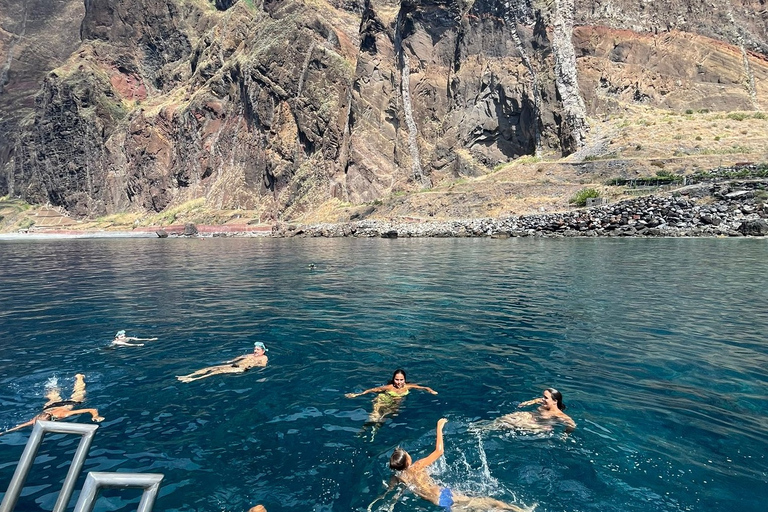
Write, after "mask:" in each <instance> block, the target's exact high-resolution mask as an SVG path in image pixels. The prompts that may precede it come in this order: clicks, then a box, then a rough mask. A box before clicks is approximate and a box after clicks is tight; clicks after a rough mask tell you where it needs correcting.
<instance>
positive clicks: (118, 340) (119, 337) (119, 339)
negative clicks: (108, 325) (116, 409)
mask: <svg viewBox="0 0 768 512" xmlns="http://www.w3.org/2000/svg"><path fill="white" fill-rule="evenodd" d="M156 339H157V338H134V337H133V336H126V335H125V331H124V330H120V331H117V334H115V339H113V340H112V344H113V345H118V346H121V347H143V346H144V344H143V343H129V342H130V341H155V340H156Z"/></svg>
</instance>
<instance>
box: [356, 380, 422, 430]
mask: <svg viewBox="0 0 768 512" xmlns="http://www.w3.org/2000/svg"><path fill="white" fill-rule="evenodd" d="M411 389H423V390H424V391H427V392H429V393H432V394H433V395H436V394H437V391H435V390H434V389H432V388H430V387H427V386H420V385H418V384H410V383H408V382H406V380H405V370H403V369H401V368H398V369H397V370H395V373H394V374H393V375H392V378H391V379H390V381H389V382H388V383H387V384H385V385H384V386H378V387H375V388H371V389H366V390H365V391H361V392H360V393H347V394H345V395H344V396H346V397H347V398H355V397H358V396H360V395H367V394H368V393H379V394H378V395H376V398H374V399H373V411H371V414H370V415H369V416H368V422H369V423H381V422H382V421H383V420H384V417H385V416H388V415H390V414H394V413H396V412H397V411H398V409H399V407H400V401H401V400H402V399H403V397H404V396H405V395H407V394H408V392H409V391H410V390H411Z"/></svg>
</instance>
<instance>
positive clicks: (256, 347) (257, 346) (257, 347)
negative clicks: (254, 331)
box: [253, 341, 268, 352]
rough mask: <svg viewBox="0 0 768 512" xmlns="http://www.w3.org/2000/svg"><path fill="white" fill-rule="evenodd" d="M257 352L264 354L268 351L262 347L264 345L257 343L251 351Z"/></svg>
mask: <svg viewBox="0 0 768 512" xmlns="http://www.w3.org/2000/svg"><path fill="white" fill-rule="evenodd" d="M257 350H261V351H263V352H266V351H267V350H268V349H267V347H265V346H264V343H262V342H260V341H257V342H256V343H254V344H253V351H254V352H256V351H257Z"/></svg>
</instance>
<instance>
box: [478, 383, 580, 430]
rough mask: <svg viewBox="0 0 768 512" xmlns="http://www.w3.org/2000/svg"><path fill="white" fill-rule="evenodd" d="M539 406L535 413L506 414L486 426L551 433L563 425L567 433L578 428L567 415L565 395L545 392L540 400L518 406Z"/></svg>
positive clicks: (555, 391)
mask: <svg viewBox="0 0 768 512" xmlns="http://www.w3.org/2000/svg"><path fill="white" fill-rule="evenodd" d="M529 405H538V407H537V408H536V410H535V411H532V412H528V411H517V412H513V413H510V414H505V415H504V416H501V417H500V418H496V419H495V420H493V421H492V422H490V423H488V424H486V425H485V427H486V428H510V429H518V430H524V431H528V432H549V431H552V430H554V428H555V426H556V425H563V426H564V427H565V431H566V432H572V431H573V430H574V429H575V428H576V422H574V421H573V419H571V417H570V416H568V415H567V414H565V413H564V412H563V411H564V410H565V404H564V403H563V395H562V393H560V392H559V391H558V390H556V389H554V388H547V389H545V390H544V392H543V394H542V396H541V397H540V398H534V399H533V400H527V401H525V402H521V403H520V404H518V406H517V407H518V408H519V407H527V406H529Z"/></svg>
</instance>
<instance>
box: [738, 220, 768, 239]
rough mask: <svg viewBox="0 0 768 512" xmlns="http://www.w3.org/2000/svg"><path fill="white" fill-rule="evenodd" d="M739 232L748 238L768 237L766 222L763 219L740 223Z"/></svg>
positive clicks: (767, 222)
mask: <svg viewBox="0 0 768 512" xmlns="http://www.w3.org/2000/svg"><path fill="white" fill-rule="evenodd" d="M739 232H740V233H742V234H744V235H748V236H766V235H768V221H766V220H765V219H756V220H748V221H745V222H742V223H741V226H739Z"/></svg>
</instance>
